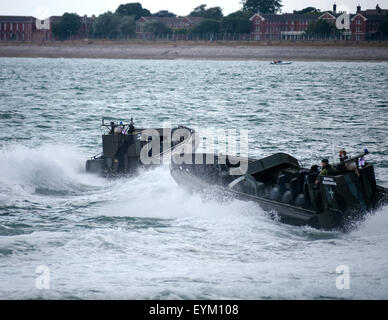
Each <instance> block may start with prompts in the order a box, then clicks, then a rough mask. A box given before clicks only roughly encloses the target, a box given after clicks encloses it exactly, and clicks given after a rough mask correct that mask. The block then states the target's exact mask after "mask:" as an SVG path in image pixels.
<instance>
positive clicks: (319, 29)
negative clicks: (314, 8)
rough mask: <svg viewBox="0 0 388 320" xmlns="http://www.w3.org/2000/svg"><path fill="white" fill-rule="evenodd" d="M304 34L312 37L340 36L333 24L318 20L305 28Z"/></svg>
mask: <svg viewBox="0 0 388 320" xmlns="http://www.w3.org/2000/svg"><path fill="white" fill-rule="evenodd" d="M306 34H307V35H313V36H314V35H317V36H332V35H338V34H340V31H339V30H338V29H337V27H336V26H335V24H334V23H332V22H328V21H326V20H323V19H320V20H318V21H316V22H314V23H311V24H309V25H308V26H307V29H306Z"/></svg>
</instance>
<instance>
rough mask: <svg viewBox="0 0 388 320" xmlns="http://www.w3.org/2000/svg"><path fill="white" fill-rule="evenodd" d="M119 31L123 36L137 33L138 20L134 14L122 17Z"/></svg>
mask: <svg viewBox="0 0 388 320" xmlns="http://www.w3.org/2000/svg"><path fill="white" fill-rule="evenodd" d="M117 30H118V32H119V33H120V34H121V35H122V36H129V35H133V34H135V33H136V21H135V18H134V17H132V16H122V17H120V22H119V25H118V26H117Z"/></svg>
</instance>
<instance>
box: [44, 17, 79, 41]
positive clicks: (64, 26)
mask: <svg viewBox="0 0 388 320" xmlns="http://www.w3.org/2000/svg"><path fill="white" fill-rule="evenodd" d="M80 29H81V17H80V16H79V15H77V14H75V13H67V12H66V13H65V14H64V15H63V16H62V17H61V19H60V20H59V22H57V23H54V24H53V25H52V27H51V31H52V33H53V35H54V36H55V37H56V38H57V39H60V40H66V39H70V38H71V37H72V36H73V35H76V34H78V32H79V30H80Z"/></svg>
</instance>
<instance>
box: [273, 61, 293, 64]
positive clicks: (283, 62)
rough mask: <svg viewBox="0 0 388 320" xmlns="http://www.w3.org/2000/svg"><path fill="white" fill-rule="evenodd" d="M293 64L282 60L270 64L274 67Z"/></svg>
mask: <svg viewBox="0 0 388 320" xmlns="http://www.w3.org/2000/svg"><path fill="white" fill-rule="evenodd" d="M291 63H292V62H286V61H281V60H277V61H271V63H270V64H273V65H285V64H291Z"/></svg>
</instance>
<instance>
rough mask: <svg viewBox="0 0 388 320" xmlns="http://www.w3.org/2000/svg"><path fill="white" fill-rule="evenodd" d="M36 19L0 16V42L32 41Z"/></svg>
mask: <svg viewBox="0 0 388 320" xmlns="http://www.w3.org/2000/svg"><path fill="white" fill-rule="evenodd" d="M35 21H36V19H35V18H34V17H26V16H0V40H3V41H8V40H19V41H32V40H33V33H34V32H35V31H36V25H35Z"/></svg>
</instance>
